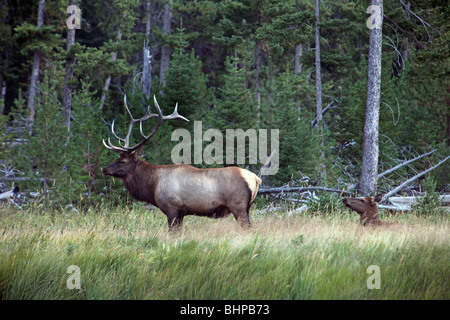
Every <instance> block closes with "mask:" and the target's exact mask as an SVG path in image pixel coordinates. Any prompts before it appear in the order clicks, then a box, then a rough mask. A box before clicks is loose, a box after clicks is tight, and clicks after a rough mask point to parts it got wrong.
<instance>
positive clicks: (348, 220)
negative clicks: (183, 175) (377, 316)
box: [0, 204, 450, 300]
mask: <svg viewBox="0 0 450 320" xmlns="http://www.w3.org/2000/svg"><path fill="white" fill-rule="evenodd" d="M0 210H1V211H0V298H1V299H442V300H448V299H450V294H449V288H450V272H449V266H450V260H449V259H450V258H449V257H450V252H449V242H450V232H449V223H448V214H446V213H442V212H436V213H432V214H430V215H427V216H423V215H420V214H418V213H414V212H413V213H410V214H402V215H388V216H386V215H383V214H382V215H381V218H382V220H384V221H389V222H392V223H393V224H392V225H390V226H385V227H383V226H382V227H371V228H363V227H361V226H359V219H358V216H357V215H356V214H355V213H352V212H350V211H349V210H347V209H336V210H335V211H334V212H333V213H331V214H323V213H321V212H312V213H311V212H306V213H304V214H297V215H289V214H287V213H286V212H282V211H279V212H276V213H271V214H258V213H257V211H256V210H255V209H254V210H252V211H251V215H250V217H251V221H252V227H251V228H250V229H249V230H243V229H241V228H240V227H239V225H238V224H237V223H236V222H235V221H234V218H233V217H231V216H230V217H228V218H225V219H217V220H214V219H208V218H202V217H191V216H189V217H186V218H185V224H184V228H183V231H182V232H180V233H178V234H168V232H167V225H166V219H165V216H164V215H163V214H162V213H161V212H159V211H158V210H155V211H151V210H147V209H145V208H144V207H143V206H142V205H140V204H136V205H134V206H132V207H130V208H123V209H118V208H114V209H110V208H106V207H99V208H96V209H89V210H88V211H86V212H76V211H74V210H71V209H68V210H43V209H42V208H31V209H27V210H21V211H19V210H16V209H14V208H8V207H3V208H2V209H0ZM70 266H76V267H78V268H79V269H78V270H79V278H78V279H79V284H80V287H79V289H78V288H72V289H70V288H69V287H70V283H72V284H73V283H75V282H73V281H74V280H73V279H74V278H73V276H74V275H76V274H75V273H71V272H70V269H69V272H68V268H69V267H70ZM370 266H378V267H379V278H378V280H377V281H379V282H378V283H379V289H376V288H374V289H369V288H368V285H367V283H368V280H369V282H371V281H372V280H370V279H369V278H370V277H371V276H373V275H374V274H373V273H372V272H370V271H369V272H368V268H369V267H370ZM68 283H69V286H68Z"/></svg>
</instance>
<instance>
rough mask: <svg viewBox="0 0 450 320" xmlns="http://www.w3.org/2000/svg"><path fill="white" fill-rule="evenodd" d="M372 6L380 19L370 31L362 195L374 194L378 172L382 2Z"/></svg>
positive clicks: (373, 1)
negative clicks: (378, 13)
mask: <svg viewBox="0 0 450 320" xmlns="http://www.w3.org/2000/svg"><path fill="white" fill-rule="evenodd" d="M372 5H373V6H377V7H378V8H379V10H380V16H379V17H376V18H375V19H381V21H380V23H379V24H377V26H375V27H373V28H371V30H370V46H369V71H368V77H367V103H366V117H365V122H364V142H363V159H362V171H361V178H360V181H359V190H360V191H361V192H362V193H363V194H374V193H375V192H376V191H377V171H378V122H379V114H380V93H381V92H380V91H381V88H380V87H381V42H382V23H383V0H372Z"/></svg>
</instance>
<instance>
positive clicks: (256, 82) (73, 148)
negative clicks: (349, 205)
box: [0, 0, 450, 205]
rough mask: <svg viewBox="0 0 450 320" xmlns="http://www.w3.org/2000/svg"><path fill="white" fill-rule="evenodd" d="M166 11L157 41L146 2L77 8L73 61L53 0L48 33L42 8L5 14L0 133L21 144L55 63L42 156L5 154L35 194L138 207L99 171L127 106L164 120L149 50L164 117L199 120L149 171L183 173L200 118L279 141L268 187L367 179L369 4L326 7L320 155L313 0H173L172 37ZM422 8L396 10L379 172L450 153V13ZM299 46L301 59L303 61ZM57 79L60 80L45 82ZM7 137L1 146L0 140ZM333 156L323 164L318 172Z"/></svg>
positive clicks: (428, 4)
mask: <svg viewBox="0 0 450 320" xmlns="http://www.w3.org/2000/svg"><path fill="white" fill-rule="evenodd" d="M166 3H167V2H166V1H151V8H150V14H151V16H150V18H151V28H150V36H147V35H146V32H145V30H146V15H147V11H146V5H145V4H146V3H145V2H142V1H138V0H126V1H117V0H107V1H99V0H94V1H80V2H77V5H79V6H80V8H81V10H82V27H81V29H78V30H76V43H75V44H73V45H72V46H71V48H70V50H68V51H67V50H66V36H67V28H66V25H65V22H66V19H67V17H68V15H67V13H66V9H67V5H66V4H64V3H62V2H51V1H50V2H49V1H46V4H45V15H44V25H43V26H42V28H37V26H36V20H37V15H36V13H37V6H38V4H37V2H36V1H34V2H33V1H31V0H24V1H22V2H20V3H18V2H6V3H5V4H4V5H2V6H0V32H1V34H2V38H1V39H0V48H1V50H0V87H1V88H2V89H3V88H5V89H6V91H5V92H6V96H5V109H4V115H0V126H1V127H2V128H6V126H13V127H14V126H16V127H17V130H14V132H18V133H20V132H21V131H27V129H26V130H22V129H21V128H22V127H21V125H20V124H21V123H23V121H22V116H23V115H25V114H26V110H25V108H26V102H27V99H28V96H27V93H28V92H29V85H30V81H29V80H30V72H31V64H32V57H33V52H34V50H39V51H40V53H41V56H42V59H41V72H40V75H39V86H41V87H42V86H47V87H48V88H49V89H51V91H49V92H48V93H45V91H40V92H39V95H40V97H39V99H40V100H39V103H41V105H43V104H45V110H44V109H42V108H40V105H37V104H36V110H37V114H38V117H39V119H37V120H36V121H37V124H35V127H34V128H33V130H32V132H33V135H32V136H30V137H28V136H27V135H26V134H24V135H20V134H18V135H17V138H18V139H20V138H22V139H23V140H30V146H29V147H25V146H21V147H20V150H19V152H15V151H14V152H12V154H11V152H10V151H11V150H10V149H9V148H3V149H2V151H1V154H0V158H1V159H0V160H1V161H3V162H8V163H13V164H14V165H17V169H18V170H19V169H20V171H22V172H23V173H24V174H26V175H27V176H28V177H33V179H34V183H30V182H29V181H28V182H25V183H24V186H23V188H24V189H29V190H30V191H35V190H41V189H42V188H43V184H42V182H41V181H39V179H43V178H44V177H43V175H44V172H45V174H46V175H47V179H44V180H46V184H47V187H46V188H51V190H52V191H51V192H50V193H49V197H54V198H55V199H56V198H58V197H59V199H60V200H61V203H66V204H67V203H73V202H77V201H79V202H80V203H81V204H82V205H84V204H91V203H93V202H98V201H101V200H100V197H102V196H104V193H107V194H108V196H109V195H111V194H114V193H115V194H120V195H121V196H120V197H118V198H120V199H117V201H118V202H120V201H122V200H123V201H127V199H129V198H127V197H128V196H126V192H124V191H123V187H122V186H121V185H120V181H114V180H113V179H105V178H104V177H103V176H102V175H101V173H100V168H101V167H103V166H106V165H107V164H108V163H109V162H110V161H112V160H113V159H114V157H115V156H116V154H114V153H111V152H106V150H104V148H103V147H102V144H101V140H102V139H103V138H105V137H110V136H111V134H110V130H109V127H108V125H105V122H107V123H111V121H112V120H113V119H115V120H116V129H117V132H118V133H119V134H122V135H123V134H124V133H126V130H127V126H128V121H129V119H128V115H127V114H126V112H125V110H124V108H123V96H124V94H126V95H127V97H128V101H129V106H130V108H131V109H132V112H133V114H134V115H135V116H136V117H138V116H142V115H143V114H144V112H145V108H144V106H147V105H150V106H151V109H153V106H152V105H153V97H151V99H150V100H149V101H147V99H146V98H144V97H143V95H142V92H141V89H140V84H139V79H141V78H142V65H143V56H142V46H143V42H144V40H146V41H148V44H149V46H150V49H151V54H152V58H151V63H152V75H151V77H152V94H151V96H153V95H156V96H157V98H158V101H159V103H160V105H161V107H162V109H163V112H164V114H170V113H171V112H172V110H173V107H174V106H175V104H176V103H177V102H178V103H179V112H180V114H181V115H183V116H185V117H187V118H188V119H189V120H190V122H189V123H187V122H183V121H176V122H175V121H174V122H172V121H167V122H165V123H164V124H163V125H162V126H161V128H160V129H159V131H158V132H157V133H156V135H155V136H154V137H153V138H152V140H151V141H149V142H148V143H147V145H146V146H145V148H144V159H145V160H148V161H150V162H154V163H160V164H170V163H171V150H172V148H173V146H174V145H175V143H176V142H173V141H170V138H171V133H172V132H173V130H174V129H175V128H178V127H182V128H185V129H188V130H189V132H190V133H191V136H192V134H193V130H192V129H193V124H194V121H200V120H201V121H202V123H203V128H204V130H207V129H209V128H216V129H219V130H221V131H222V133H223V134H225V130H226V129H236V128H241V129H244V130H247V129H259V128H261V129H262V128H267V129H271V128H277V129H280V134H281V136H280V138H281V141H280V142H281V143H280V168H279V171H278V174H277V175H275V176H273V177H270V178H268V179H267V180H266V181H269V182H270V183H273V184H282V183H286V182H288V181H290V180H291V179H294V180H295V179H298V178H299V177H303V176H308V177H310V178H311V179H314V177H316V176H317V172H318V171H321V173H323V176H322V179H323V180H320V181H319V184H322V183H330V184H338V185H342V184H347V183H348V182H349V181H351V182H356V181H357V180H358V175H359V172H360V171H361V168H360V165H361V157H362V151H361V150H362V142H363V141H362V139H363V128H364V117H365V105H366V94H367V56H368V49H369V30H368V29H367V27H366V20H367V18H368V14H367V11H366V9H367V4H365V3H363V2H355V1H349V0H345V1H334V2H323V1H321V2H320V14H321V16H320V38H321V40H320V41H321V67H322V87H323V88H322V89H323V96H322V98H323V106H322V107H323V108H325V107H326V106H328V105H330V106H332V108H331V109H330V110H329V111H328V112H327V113H326V114H325V115H324V120H323V121H324V122H323V124H324V127H325V134H324V137H323V138H324V139H323V145H321V143H322V141H317V137H315V135H314V133H313V132H312V130H311V128H310V124H311V122H312V120H314V118H315V111H316V110H315V109H316V106H315V72H314V63H315V56H314V53H315V51H314V50H313V48H314V41H315V38H314V23H315V16H314V6H315V3H314V1H311V0H308V1H292V0H290V1H286V0H227V1H211V0H201V1H178V0H174V1H172V2H171V6H172V19H171V23H172V26H171V30H172V32H171V33H170V34H166V33H165V32H163V30H162V29H163V28H162V24H163V21H162V20H163V19H162V13H163V10H164V6H165V4H166ZM409 10H411V12H409V11H408V10H407V9H406V8H405V7H404V6H403V5H402V4H401V3H400V2H396V1H391V2H385V3H384V14H385V19H384V22H383V47H382V77H381V78H382V82H381V92H382V96H381V106H380V126H379V128H380V139H379V141H380V143H379V146H380V159H379V160H380V161H379V163H380V171H381V170H382V169H387V168H389V167H391V166H393V165H395V164H397V163H398V162H399V159H406V158H411V157H412V156H413V155H417V154H420V153H423V152H426V151H429V150H430V149H431V148H438V149H439V152H440V154H441V155H442V154H446V152H447V151H446V150H447V149H448V146H449V142H448V139H449V137H448V121H447V120H448V118H449V109H448V106H447V95H448V94H447V91H448V90H447V87H448V81H447V79H448V73H449V69H448V67H449V63H448V56H450V54H449V43H450V42H449V41H448V22H447V20H448V8H447V6H445V4H443V3H442V2H439V1H438V2H436V1H418V2H417V1H416V2H414V3H411V4H410V7H409ZM412 12H414V13H415V15H417V17H420V18H421V19H422V21H421V20H419V19H418V18H417V17H416V16H415V15H414V14H412ZM119 31H120V34H121V40H118V37H117V36H118V34H119ZM300 45H301V47H302V53H301V56H300V57H295V53H296V48H299V46H300ZM162 46H166V47H169V48H170V49H171V52H172V56H171V61H170V65H169V69H168V70H167V72H166V74H165V76H166V77H165V79H166V86H164V87H162V86H161V85H160V84H159V79H158V76H157V75H159V73H160V70H159V68H160V59H161V50H160V48H161V47H162ZM113 55H115V57H116V59H115V60H114V61H112V57H113ZM297 58H298V59H297ZM67 61H73V65H72V67H73V70H74V78H73V79H72V81H71V84H72V88H73V95H72V108H73V110H72V111H73V119H72V129H71V132H70V133H68V132H65V131H64V129H62V131H59V130H60V129H59V128H58V124H57V122H58V119H59V120H60V113H61V112H62V111H61V105H60V104H61V102H62V101H63V86H64V78H65V74H64V71H63V70H65V69H66V65H65V64H66V63H67ZM294 62H295V63H297V62H299V63H300V64H301V71H299V70H298V69H297V71H296V72H297V74H296V75H294V74H293V72H292V70H293V69H294ZM296 66H297V67H298V65H296ZM45 72H48V74H49V75H50V74H51V79H49V80H44V73H45ZM108 78H109V79H110V80H111V82H110V85H109V89H108V92H107V98H106V102H105V104H104V107H103V110H101V112H100V111H97V109H98V107H97V104H98V101H99V99H100V97H101V95H102V94H103V93H104V87H105V80H106V79H108ZM45 81H48V84H47V85H46V84H44V82H45ZM45 95H47V96H45ZM257 97H258V99H256V98H257ZM44 102H45V103H44ZM50 103H52V105H50ZM49 110H50V111H51V115H50V116H49ZM153 110H154V109H153ZM102 118H103V119H104V120H105V121H102ZM7 119H8V120H9V121H8V123H7ZM45 119H47V121H46V120H45ZM153 125H154V121H148V123H145V124H144V128H143V129H144V131H145V132H148V131H149V130H151V129H152V127H153ZM46 126H47V129H45V128H46ZM53 126H54V127H53ZM5 130H6V129H5ZM46 130H47V132H50V131H51V132H50V133H51V134H54V135H60V137H59V138H57V137H55V141H56V142H51V140H48V141H47V142H46V143H49V144H53V145H54V144H55V143H57V144H59V145H61V144H62V146H63V149H64V152H63V153H62V154H63V155H62V156H61V157H60V159H59V160H60V161H57V159H56V158H57V157H56V156H54V155H52V153H51V152H49V154H48V155H47V154H45V155H44V154H42V153H40V152H39V149H40V147H41V146H42V145H44V142H43V141H44V140H45V139H44V138H43V136H42V135H43V134H44V132H45V131H46ZM8 132H9V131H8ZM321 138H322V137H321ZM7 139H8V137H6V136H5V135H2V136H1V138H0V142H1V143H4V142H5V141H6V140H7ZM140 139H141V136H140V133H139V130H135V132H133V134H132V141H134V142H137V141H139V140H140ZM321 140H322V139H321ZM36 148H37V150H36ZM55 150H56V149H55ZM55 152H56V151H55ZM15 153H17V154H15ZM86 154H88V155H89V156H86ZM224 154H225V153H224ZM247 154H248V153H247ZM322 154H323V155H324V159H322V160H321V161H319V158H320V157H321V155H322ZM47 158H48V159H47ZM43 160H45V163H44V162H42V161H43ZM427 161H428V160H426V159H423V160H420V161H418V162H417V163H414V164H413V166H414V167H413V168H411V169H410V168H403V169H402V170H401V171H399V172H398V173H399V174H398V175H391V176H389V177H388V179H386V180H385V182H386V181H387V182H386V184H389V186H388V185H386V187H390V186H392V185H397V184H398V183H399V181H400V180H401V179H402V177H405V176H409V175H411V174H413V173H414V172H415V171H420V170H423V169H425V168H426V167H427V165H428V163H427ZM319 163H321V167H320V168H319V167H318V164H319ZM43 168H46V170H44V169H43ZM86 168H89V169H88V170H86ZM250 169H252V170H254V171H257V169H255V168H250ZM319 169H320V170H319ZM36 172H39V173H38V174H37V175H36ZM447 172H448V165H447V164H444V165H443V166H442V167H440V168H439V169H437V170H436V171H434V172H432V173H431V177H433V178H434V179H436V182H437V188H438V189H439V190H443V189H444V188H445V187H446V186H447V184H448V183H447V180H448V174H447ZM36 178H37V179H36ZM61 181H64V183H61V184H60V183H59V182H61ZM383 183H384V182H383ZM21 187H22V186H21ZM105 188H106V190H108V192H106V190H105ZM54 190H55V191H54ZM56 190H59V191H56ZM57 194H58V195H57ZM86 194H90V196H86ZM75 199H76V200H75ZM108 199H110V198H108Z"/></svg>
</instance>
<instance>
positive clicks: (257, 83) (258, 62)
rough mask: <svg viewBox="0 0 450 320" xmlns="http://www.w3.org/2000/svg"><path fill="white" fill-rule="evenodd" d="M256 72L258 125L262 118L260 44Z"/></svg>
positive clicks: (257, 46) (259, 45)
mask: <svg viewBox="0 0 450 320" xmlns="http://www.w3.org/2000/svg"><path fill="white" fill-rule="evenodd" d="M255 58H256V72H255V89H256V108H257V112H256V123H258V124H259V122H260V117H261V79H260V75H261V62H262V52H261V44H260V43H259V42H258V44H257V45H256V57H255Z"/></svg>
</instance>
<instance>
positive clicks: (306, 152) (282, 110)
mask: <svg viewBox="0 0 450 320" xmlns="http://www.w3.org/2000/svg"><path fill="white" fill-rule="evenodd" d="M297 82H298V77H296V76H295V75H294V74H293V73H292V72H290V71H289V70H287V71H286V72H284V73H283V74H281V75H280V76H279V77H278V79H277V82H276V93H275V102H274V108H273V110H274V116H273V118H274V122H273V124H272V125H271V126H272V127H273V128H279V129H280V159H279V161H280V169H279V171H278V173H277V174H276V176H275V177H273V180H276V181H277V182H278V183H286V182H288V181H291V180H295V179H298V178H300V177H302V176H309V177H310V178H312V176H313V175H315V172H314V171H315V169H316V165H317V161H318V158H319V156H320V153H319V145H318V143H319V140H318V138H317V137H316V135H315V134H314V132H313V131H312V129H311V127H310V120H309V119H311V116H312V115H313V114H314V113H312V112H308V111H307V110H306V109H305V108H302V107H301V108H300V109H298V108H297V103H296V102H295V100H294V97H295V96H296V94H297V93H298V92H299V86H298V83H297Z"/></svg>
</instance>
